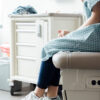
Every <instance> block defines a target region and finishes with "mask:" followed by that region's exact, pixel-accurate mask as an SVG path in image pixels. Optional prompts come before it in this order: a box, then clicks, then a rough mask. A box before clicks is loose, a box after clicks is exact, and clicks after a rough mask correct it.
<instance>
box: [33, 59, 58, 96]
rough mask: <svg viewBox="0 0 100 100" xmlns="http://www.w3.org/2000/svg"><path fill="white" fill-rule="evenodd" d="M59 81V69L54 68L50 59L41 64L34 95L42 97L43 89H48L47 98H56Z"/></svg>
mask: <svg viewBox="0 0 100 100" xmlns="http://www.w3.org/2000/svg"><path fill="white" fill-rule="evenodd" d="M59 80H60V69H57V68H55V66H54V65H53V63H52V58H50V59H49V60H47V61H43V62H42V63H41V68H40V74H39V78H38V83H37V87H36V89H35V91H34V92H35V94H36V95H37V96H39V97H41V96H43V94H44V92H45V89H46V88H48V92H47V96H48V97H56V96H57V93H58V85H59Z"/></svg>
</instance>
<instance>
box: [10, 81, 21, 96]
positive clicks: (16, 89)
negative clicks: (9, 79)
mask: <svg viewBox="0 0 100 100" xmlns="http://www.w3.org/2000/svg"><path fill="white" fill-rule="evenodd" d="M21 90H22V82H19V81H14V85H13V86H11V89H10V94H11V95H12V96H14V95H15V94H14V92H19V91H21Z"/></svg>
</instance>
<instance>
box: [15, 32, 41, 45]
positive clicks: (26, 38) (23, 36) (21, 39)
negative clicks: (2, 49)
mask: <svg viewBox="0 0 100 100" xmlns="http://www.w3.org/2000/svg"><path fill="white" fill-rule="evenodd" d="M17 42H18V43H43V39H42V37H37V34H36V33H31V32H26V33H25V32H17Z"/></svg>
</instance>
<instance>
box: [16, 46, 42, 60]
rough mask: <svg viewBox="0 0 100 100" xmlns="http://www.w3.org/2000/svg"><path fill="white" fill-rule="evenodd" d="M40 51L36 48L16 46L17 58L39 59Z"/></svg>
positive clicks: (39, 48)
mask: <svg viewBox="0 0 100 100" xmlns="http://www.w3.org/2000/svg"><path fill="white" fill-rule="evenodd" d="M41 49H42V47H38V46H24V45H23V46H17V56H22V57H32V58H40V56H41Z"/></svg>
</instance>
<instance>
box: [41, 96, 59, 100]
mask: <svg viewBox="0 0 100 100" xmlns="http://www.w3.org/2000/svg"><path fill="white" fill-rule="evenodd" d="M42 100H61V99H60V97H59V96H57V97H56V98H49V97H44V98H43V99H42Z"/></svg>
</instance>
